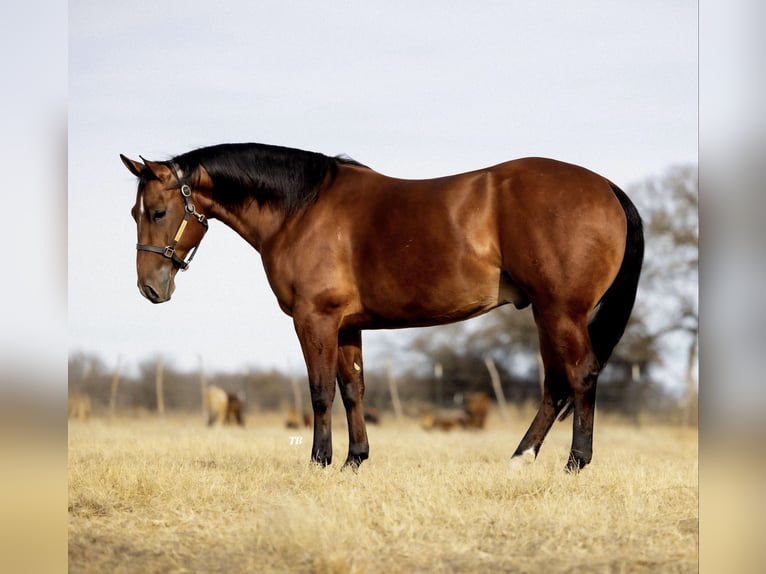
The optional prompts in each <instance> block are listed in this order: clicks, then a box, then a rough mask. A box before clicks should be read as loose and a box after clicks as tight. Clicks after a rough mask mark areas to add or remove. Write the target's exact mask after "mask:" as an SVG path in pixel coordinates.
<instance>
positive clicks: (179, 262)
mask: <svg viewBox="0 0 766 574" xmlns="http://www.w3.org/2000/svg"><path fill="white" fill-rule="evenodd" d="M172 169H173V173H174V175H175V176H176V179H177V180H178V183H181V178H179V177H178V173H176V170H175V168H172ZM179 189H180V191H181V196H182V197H183V199H184V203H185V204H186V207H185V212H184V218H183V219H182V220H181V223H180V224H179V225H178V230H177V231H176V234H175V236H174V237H173V240H172V241H171V242H170V243H169V244H168V245H166V246H165V247H158V246H156V245H147V244H146V243H136V249H137V250H138V251H150V252H152V253H159V254H160V255H162V256H163V257H166V258H167V259H170V260H171V261H172V262H173V263H174V264H175V265H176V267H178V268H179V269H180V270H181V271H186V270H187V269H188V267H189V264H190V263H191V261H192V259H194V255H195V254H196V253H197V249H198V248H199V243H197V245H195V246H194V247H192V250H191V251H190V252H189V257H188V258H187V259H186V261H184V260H183V259H181V258H180V257H179V256H178V255H176V245H177V244H178V242H179V241H180V240H181V236H182V235H183V233H184V230H185V229H186V225H187V224H188V223H189V220H190V219H191V218H192V216H194V217H195V218H196V219H197V222H198V223H199V224H200V225H202V226H203V227H204V228H205V229H207V228H208V223H207V219H206V218H205V216H204V215H203V214H202V213H199V212H198V211H197V209H196V208H195V207H194V204H193V203H192V200H191V193H192V190H191V187H189V185H188V184H186V183H183V184H181V187H180V188H179Z"/></svg>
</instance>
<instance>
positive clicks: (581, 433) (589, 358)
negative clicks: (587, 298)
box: [543, 314, 600, 472]
mask: <svg viewBox="0 0 766 574" xmlns="http://www.w3.org/2000/svg"><path fill="white" fill-rule="evenodd" d="M543 322H544V323H545V326H546V329H547V331H548V334H549V337H550V341H551V343H552V347H553V349H555V352H556V353H557V354H558V358H559V361H560V364H561V365H562V366H563V371H564V373H565V380H566V383H567V384H568V387H569V396H571V398H572V405H571V406H572V410H573V412H574V417H573V423H572V448H571V450H570V453H569V459H568V461H567V465H566V467H565V470H566V471H567V472H577V471H579V470H581V469H582V468H583V467H585V465H587V464H588V463H589V462H590V461H591V458H592V456H593V418H594V414H595V408H596V382H597V380H598V375H599V370H600V368H599V364H598V360H597V359H596V355H595V354H594V352H593V349H592V347H591V342H590V336H589V334H588V320H587V316H586V315H583V316H582V317H578V316H571V315H566V314H560V315H558V316H556V317H555V318H554V319H549V320H547V321H545V320H543ZM565 405H566V402H565V403H564V404H562V407H564V406H565Z"/></svg>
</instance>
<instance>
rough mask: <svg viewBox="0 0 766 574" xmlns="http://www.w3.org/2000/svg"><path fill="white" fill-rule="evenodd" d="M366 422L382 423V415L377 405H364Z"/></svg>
mask: <svg viewBox="0 0 766 574" xmlns="http://www.w3.org/2000/svg"><path fill="white" fill-rule="evenodd" d="M364 422H367V423H370V424H373V425H376V424H379V423H380V415H379V414H378V409H376V408H375V407H364Z"/></svg>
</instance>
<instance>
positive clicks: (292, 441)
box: [290, 436, 303, 446]
mask: <svg viewBox="0 0 766 574" xmlns="http://www.w3.org/2000/svg"><path fill="white" fill-rule="evenodd" d="M290 444H291V445H293V446H295V445H299V444H303V437H302V436H291V437H290Z"/></svg>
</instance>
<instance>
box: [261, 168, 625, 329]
mask: <svg viewBox="0 0 766 574" xmlns="http://www.w3.org/2000/svg"><path fill="white" fill-rule="evenodd" d="M620 218H622V220H620ZM620 233H622V237H619V235H620ZM624 233H625V219H624V214H623V212H622V209H621V208H620V205H619V202H618V201H617V200H616V198H615V197H614V195H613V193H612V192H611V188H610V186H609V183H608V181H607V180H605V179H604V178H602V177H601V176H598V175H596V174H594V173H593V172H590V171H588V170H585V169H583V168H580V167H577V166H574V165H570V164H565V163H562V162H557V161H554V160H547V159H541V158H527V159H521V160H514V161H510V162H506V163H503V164H499V165H496V166H493V167H490V168H486V169H482V170H477V171H473V172H469V173H464V174H458V175H453V176H448V177H442V178H436V179H428V180H404V179H396V178H390V177H387V176H384V175H381V174H378V173H376V172H374V171H372V170H369V169H366V168H362V167H357V166H339V169H338V173H337V175H336V177H335V178H334V179H333V180H332V183H331V184H330V185H328V186H327V188H326V189H324V190H323V191H322V193H321V195H320V197H319V199H318V201H317V202H316V203H315V204H314V205H312V206H311V207H310V208H309V209H307V210H305V212H303V213H302V214H300V215H299V216H298V217H296V218H295V219H294V221H292V222H290V225H288V226H287V229H286V233H285V234H284V236H283V238H282V241H281V242H277V244H276V247H277V251H278V254H279V255H280V257H279V258H275V257H271V261H276V260H277V259H279V261H280V264H279V265H274V266H272V267H273V268H276V267H279V273H276V274H275V273H271V274H270V276H269V280H270V281H271V282H272V286H273V287H274V286H275V285H276V286H277V287H279V285H280V284H281V286H282V288H281V292H282V293H290V294H295V295H296V296H297V297H299V298H300V299H301V301H304V302H308V303H310V304H313V305H319V306H321V307H322V308H323V309H325V310H331V309H335V308H340V309H342V312H341V314H342V315H343V322H344V325H346V326H349V327H357V328H391V327H407V326H420V325H432V324H440V323H446V322H450V321H456V320H461V319H465V318H467V317H471V316H474V315H478V314H481V313H483V312H486V311H488V310H490V309H493V308H495V307H497V306H498V305H503V304H506V303H514V304H516V305H517V306H524V305H526V304H528V303H529V302H530V300H533V299H532V298H533V297H536V296H539V297H543V296H547V295H550V293H551V292H552V291H555V290H556V283H558V282H561V281H565V280H570V281H581V280H580V279H578V278H577V277H576V276H579V275H582V274H583V273H585V274H587V273H588V269H589V268H590V267H592V266H593V264H594V261H593V257H592V256H593V255H595V253H594V252H593V250H594V249H596V250H597V253H599V254H601V255H605V256H606V259H607V265H611V264H613V262H612V260H615V262H616V267H615V270H614V273H615V274H616V271H617V268H619V260H620V259H621V255H622V250H623V249H624ZM607 252H608V253H607ZM264 256H265V257H264V263H265V264H266V263H267V254H264ZM281 256H284V257H281ZM287 262H289V263H287ZM578 266H581V267H583V269H582V270H581V271H578V270H577V269H578ZM267 274H269V269H268V265H267ZM288 284H289V288H288V287H287V285H288ZM607 287H608V285H603V286H602V285H598V286H595V287H593V288H591V291H598V290H600V289H603V290H606V288H607ZM275 291H276V292H278V298H280V304H282V307H283V309H285V310H286V311H287V312H288V313H291V311H292V307H293V305H294V304H295V303H296V300H295V299H290V300H289V301H288V300H287V297H280V296H279V290H278V289H277V288H275ZM593 297H595V295H591V294H588V295H587V296H585V297H584V299H588V300H589V301H588V303H586V304H590V299H593ZM283 299H284V300H283ZM593 305H595V302H593ZM320 310H321V309H320Z"/></svg>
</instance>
